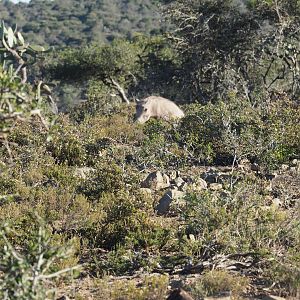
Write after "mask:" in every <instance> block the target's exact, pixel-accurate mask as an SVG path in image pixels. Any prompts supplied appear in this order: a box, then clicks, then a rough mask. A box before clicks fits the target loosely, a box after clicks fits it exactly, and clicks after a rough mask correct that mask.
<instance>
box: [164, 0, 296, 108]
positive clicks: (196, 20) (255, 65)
mask: <svg viewBox="0 0 300 300" xmlns="http://www.w3.org/2000/svg"><path fill="white" fill-rule="evenodd" d="M299 11H300V5H299V1H298V0H283V1H247V0H246V1H232V0H225V1H223V0H216V1H211V0H205V1H197V0H176V1H171V3H170V4H169V5H166V7H165V14H166V16H167V17H168V18H169V19H170V21H171V22H172V23H173V24H174V27H175V30H174V31H173V32H172V33H171V34H170V39H171V41H172V42H173V44H174V46H175V47H176V48H177V49H178V51H179V52H180V53H181V57H182V65H181V72H179V74H178V75H179V76H175V78H174V79H175V80H178V81H180V83H181V86H182V90H181V93H182V94H183V95H184V97H186V98H188V97H190V96H191V95H192V97H193V98H196V99H197V100H198V101H201V102H202V103H205V102H207V101H209V100H211V99H214V100H216V99H217V98H218V99H225V98H226V97H227V95H228V94H230V93H231V92H232V91H233V92H237V93H238V95H239V96H241V97H244V98H247V99H250V100H251V101H253V103H255V102H256V101H258V100H259V102H265V101H266V100H267V99H273V97H275V98H276V96H277V94H278V93H279V94H281V93H282V92H285V93H287V94H288V95H289V97H291V98H293V99H295V100H297V99H299V92H300V86H299V79H298V78H299V68H298V67H297V65H298V64H299V57H300V52H299V34H297V33H296V32H297V28H299V24H300V18H299ZM258 95H259V96H260V99H258V98H257V96H258Z"/></svg>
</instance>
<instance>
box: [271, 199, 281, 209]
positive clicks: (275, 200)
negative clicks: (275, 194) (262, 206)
mask: <svg viewBox="0 0 300 300" xmlns="http://www.w3.org/2000/svg"><path fill="white" fill-rule="evenodd" d="M272 205H273V206H275V207H280V206H281V205H282V202H281V200H280V199H279V198H274V199H272Z"/></svg>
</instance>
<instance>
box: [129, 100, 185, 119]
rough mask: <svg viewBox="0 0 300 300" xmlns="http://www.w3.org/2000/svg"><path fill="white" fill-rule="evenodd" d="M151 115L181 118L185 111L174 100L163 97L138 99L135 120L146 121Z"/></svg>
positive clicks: (162, 117) (163, 117)
mask: <svg viewBox="0 0 300 300" xmlns="http://www.w3.org/2000/svg"><path fill="white" fill-rule="evenodd" d="M151 117H154V118H161V119H164V120H170V119H180V118H182V117H184V112H183V111H182V110H181V109H180V108H179V107H178V106H177V105H176V104H175V103H174V102H172V101H171V100H168V99H166V98H163V97H158V96H150V97H147V98H145V99H143V100H141V101H137V105H136V114H135V118H134V119H135V121H136V122H138V123H145V122H147V121H148V120H149V119H150V118H151Z"/></svg>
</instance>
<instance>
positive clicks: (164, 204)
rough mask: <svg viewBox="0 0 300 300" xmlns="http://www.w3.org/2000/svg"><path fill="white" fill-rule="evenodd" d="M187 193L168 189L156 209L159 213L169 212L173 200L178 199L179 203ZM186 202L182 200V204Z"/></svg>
mask: <svg viewBox="0 0 300 300" xmlns="http://www.w3.org/2000/svg"><path fill="white" fill-rule="evenodd" d="M184 196H185V193H184V192H182V191H178V190H175V189H172V190H169V191H167V192H166V193H165V194H164V195H163V196H162V198H161V199H160V200H159V203H158V205H157V206H156V207H155V211H156V212H157V214H159V215H164V214H167V213H168V212H169V210H170V205H171V203H172V202H174V201H176V202H178V204H180V202H181V201H182V200H183V197H184ZM183 203H184V204H185V202H182V204H183Z"/></svg>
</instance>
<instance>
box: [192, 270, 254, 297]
mask: <svg viewBox="0 0 300 300" xmlns="http://www.w3.org/2000/svg"><path fill="white" fill-rule="evenodd" d="M249 283H250V282H249V279H248V278H246V277H243V276H239V275H232V274H230V273H229V272H228V271H224V270H212V271H210V272H208V273H206V274H204V275H203V277H201V278H200V279H199V280H197V281H196V282H195V283H193V284H192V286H191V287H188V288H189V289H191V293H192V295H194V296H196V297H197V299H198V297H199V298H200V297H201V298H202V297H205V296H216V295H222V294H226V293H228V292H229V293H230V298H232V299H243V297H242V296H243V293H245V292H246V289H247V287H248V286H249Z"/></svg>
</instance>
